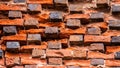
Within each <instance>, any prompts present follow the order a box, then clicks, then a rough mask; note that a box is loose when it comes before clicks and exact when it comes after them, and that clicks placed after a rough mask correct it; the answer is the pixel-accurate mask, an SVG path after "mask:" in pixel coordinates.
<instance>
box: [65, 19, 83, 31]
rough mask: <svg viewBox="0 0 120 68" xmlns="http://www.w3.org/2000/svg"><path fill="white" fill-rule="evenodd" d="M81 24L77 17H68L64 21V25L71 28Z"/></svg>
mask: <svg viewBox="0 0 120 68" xmlns="http://www.w3.org/2000/svg"><path fill="white" fill-rule="evenodd" d="M80 26H81V22H80V20H78V19H68V20H67V23H66V27H68V28H71V29H76V28H79V27H80Z"/></svg>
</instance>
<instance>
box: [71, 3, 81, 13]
mask: <svg viewBox="0 0 120 68" xmlns="http://www.w3.org/2000/svg"><path fill="white" fill-rule="evenodd" d="M69 11H70V13H71V14H73V13H83V6H81V5H76V4H70V5H69Z"/></svg>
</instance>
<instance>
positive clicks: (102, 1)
mask: <svg viewBox="0 0 120 68" xmlns="http://www.w3.org/2000/svg"><path fill="white" fill-rule="evenodd" d="M94 1H95V0H94ZM108 4H109V0H96V5H97V7H98V8H103V7H105V8H107V7H108Z"/></svg>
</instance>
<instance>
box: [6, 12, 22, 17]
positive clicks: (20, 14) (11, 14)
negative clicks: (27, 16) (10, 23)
mask: <svg viewBox="0 0 120 68" xmlns="http://www.w3.org/2000/svg"><path fill="white" fill-rule="evenodd" d="M8 17H9V18H22V12H21V11H9V13H8Z"/></svg>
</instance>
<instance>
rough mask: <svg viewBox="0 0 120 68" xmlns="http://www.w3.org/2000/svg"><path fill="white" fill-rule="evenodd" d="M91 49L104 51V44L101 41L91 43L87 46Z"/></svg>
mask: <svg viewBox="0 0 120 68" xmlns="http://www.w3.org/2000/svg"><path fill="white" fill-rule="evenodd" d="M89 49H90V50H91V51H100V52H105V48H104V44H103V43H92V44H91V45H90V47H89Z"/></svg>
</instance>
